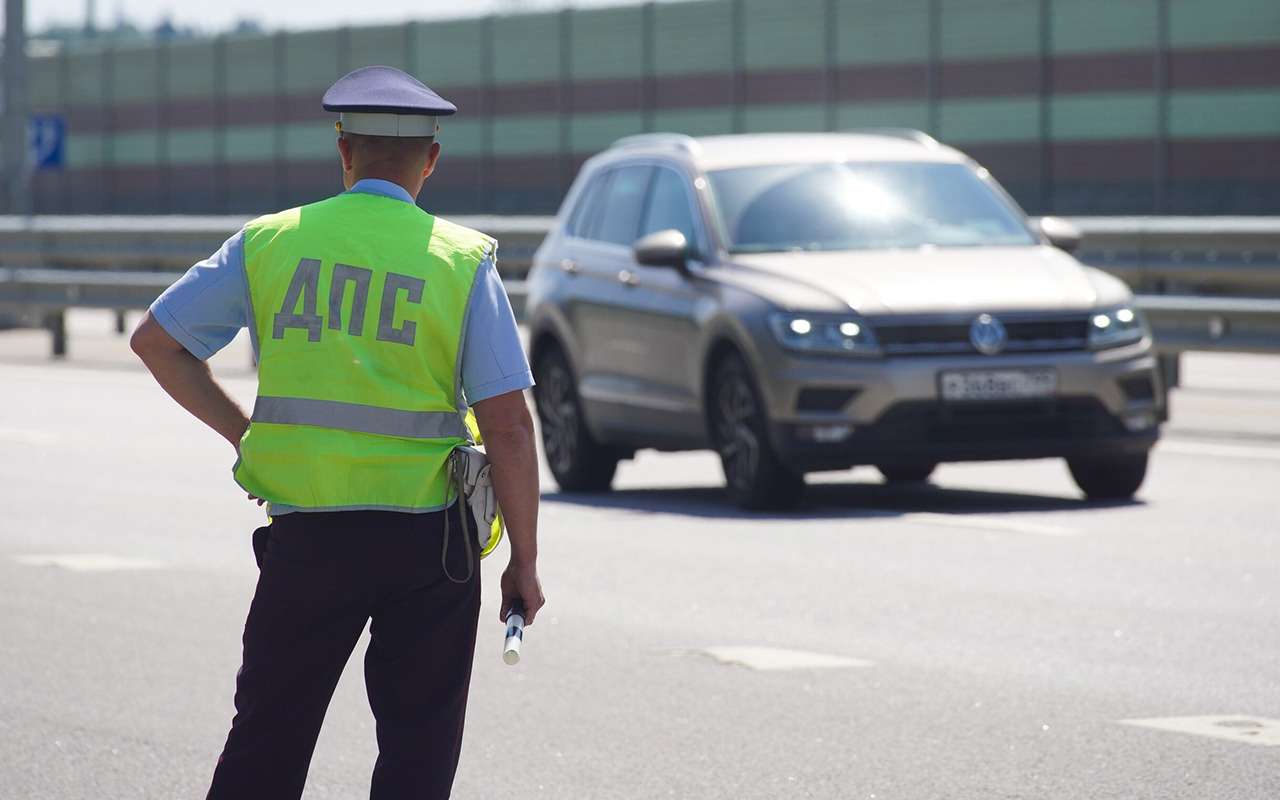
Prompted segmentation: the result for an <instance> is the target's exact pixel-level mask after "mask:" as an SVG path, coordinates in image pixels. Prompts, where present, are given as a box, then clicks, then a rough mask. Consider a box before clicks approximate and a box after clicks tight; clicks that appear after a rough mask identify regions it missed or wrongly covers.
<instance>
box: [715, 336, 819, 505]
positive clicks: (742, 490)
mask: <svg viewBox="0 0 1280 800" xmlns="http://www.w3.org/2000/svg"><path fill="white" fill-rule="evenodd" d="M709 387H710V392H708V408H707V417H708V423H709V425H710V429H711V436H712V442H713V443H714V445H715V449H716V453H717V454H718V455H719V456H720V465H721V467H723V469H724V479H725V488H726V491H727V492H728V494H729V498H730V499H731V500H732V501H733V503H734V504H735V505H737V506H738V507H739V508H742V509H746V510H749V511H786V510H790V509H793V508H795V507H796V506H798V505H800V500H801V498H802V497H803V496H804V474H803V473H799V472H795V471H793V470H791V469H788V468H787V467H786V466H785V465H784V464H783V463H782V461H781V460H780V459H779V458H778V455H777V453H776V452H774V449H773V445H772V444H770V442H769V435H768V419H767V417H766V414H765V411H764V404H763V403H761V402H760V393H759V392H758V391H756V388H755V382H754V381H753V380H752V378H751V372H750V370H749V369H748V368H747V365H746V363H745V362H744V361H743V360H742V358H741V357H740V356H738V355H736V354H735V355H730V356H727V357H725V358H724V359H722V360H721V361H720V362H719V363H718V364H717V365H716V366H715V368H714V371H713V373H712V380H711V382H710V384H709Z"/></svg>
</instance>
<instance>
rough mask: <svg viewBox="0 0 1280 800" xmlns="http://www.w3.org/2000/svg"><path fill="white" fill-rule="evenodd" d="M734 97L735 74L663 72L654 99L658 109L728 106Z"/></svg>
mask: <svg viewBox="0 0 1280 800" xmlns="http://www.w3.org/2000/svg"><path fill="white" fill-rule="evenodd" d="M732 100H733V75H732V73H728V72H710V73H693V74H689V75H663V76H661V77H658V78H656V79H655V80H654V102H655V104H656V105H657V107H658V108H705V107H708V106H724V105H728V104H729V103H730V102H732Z"/></svg>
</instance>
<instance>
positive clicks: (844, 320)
mask: <svg viewBox="0 0 1280 800" xmlns="http://www.w3.org/2000/svg"><path fill="white" fill-rule="evenodd" d="M769 325H770V327H771V328H773V335H774V336H775V337H777V339H778V342H779V343H780V344H781V345H782V346H783V347H786V348H789V349H791V350H801V351H807V352H811V353H852V354H856V355H878V354H879V349H878V348H877V347H876V340H875V336H874V335H873V334H872V333H871V328H870V327H869V326H868V325H867V324H866V323H865V322H862V321H861V320H857V319H850V318H849V317H832V316H821V315H816V314H774V315H773V316H772V317H770V318H769Z"/></svg>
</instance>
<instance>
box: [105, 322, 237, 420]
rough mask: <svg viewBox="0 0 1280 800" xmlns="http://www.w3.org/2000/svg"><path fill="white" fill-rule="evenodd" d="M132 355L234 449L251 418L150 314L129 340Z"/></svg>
mask: <svg viewBox="0 0 1280 800" xmlns="http://www.w3.org/2000/svg"><path fill="white" fill-rule="evenodd" d="M129 343H130V345H131V346H132V347H133V351H134V352H135V353H137V354H138V358H140V359H142V363H143V364H145V365H146V366H147V369H149V370H150V371H151V374H152V376H154V377H155V379H156V382H157V383H159V384H160V387H161V388H162V389H164V390H165V391H166V392H168V393H169V396H170V397H172V398H173V399H174V400H176V401H177V402H178V405H180V406H182V407H183V408H185V409H186V410H187V411H188V412H190V413H191V415H192V416H194V417H195V418H196V419H198V420H200V421H201V422H203V423H204V424H206V425H208V426H209V427H210V428H213V429H214V430H215V431H217V432H218V434H219V435H220V436H222V438H224V439H226V440H227V441H228V442H230V443H231V444H232V445H233V446H239V444H240V437H241V436H242V435H243V434H244V431H245V428H247V427H248V426H249V418H248V417H247V416H245V413H244V411H243V410H242V409H241V408H240V406H239V405H238V404H237V403H236V401H235V400H233V399H231V396H230V395H228V394H227V393H226V391H224V390H223V388H222V387H221V386H219V385H218V384H217V382H216V381H214V379H213V373H212V372H210V371H209V365H208V364H205V363H204V362H203V361H201V360H200V359H198V358H196V357H195V356H193V355H191V354H190V353H188V352H187V351H186V349H185V348H184V347H183V346H182V345H181V344H179V343H178V342H177V341H175V340H174V339H173V337H171V336H169V335H168V334H167V333H165V331H164V329H163V328H161V327H160V325H159V324H158V323H157V322H155V320H154V319H153V318H152V317H151V315H150V314H147V316H146V317H145V318H144V319H143V321H142V323H141V324H140V325H139V326H138V330H137V331H135V332H134V334H133V338H132V339H131V340H130V342H129Z"/></svg>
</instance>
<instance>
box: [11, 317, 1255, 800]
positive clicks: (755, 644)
mask: <svg viewBox="0 0 1280 800" xmlns="http://www.w3.org/2000/svg"><path fill="white" fill-rule="evenodd" d="M71 323H72V337H71V357H70V358H69V359H68V360H66V361H65V362H62V363H52V362H50V361H49V360H48V357H47V350H48V342H47V337H46V335H45V334H43V333H42V332H38V331H11V332H4V333H0V500H2V501H3V502H0V514H2V515H3V516H0V642H3V657H2V658H0V742H2V743H3V746H2V747H0V797H3V798H14V799H15V800H18V799H22V800H27V799H30V800H67V799H68V798H94V799H95V800H105V799H108V798H163V799H165V800H168V799H171V798H179V797H187V798H190V797H201V796H203V793H204V791H205V789H206V787H207V783H208V779H209V776H210V774H211V771H212V768H213V764H214V761H215V759H216V757H217V755H218V752H219V750H220V749H221V745H222V740H223V737H224V735H225V731H226V727H227V724H228V722H229V720H230V717H231V713H232V706H231V695H232V690H233V685H234V684H233V681H234V676H235V670H236V667H237V666H238V659H239V636H240V632H241V626H242V624H243V620H244V615H245V612H246V611H247V609H248V604H249V600H250V597H251V593H252V590H253V585H254V580H255V568H254V564H253V559H252V555H251V553H250V547H249V538H248V534H249V532H250V531H251V530H252V529H253V528H254V527H255V526H256V525H258V524H260V523H261V521H262V512H261V511H260V510H259V509H258V508H257V507H256V506H253V505H251V504H249V503H248V502H246V501H245V500H244V497H243V495H242V494H241V493H240V492H239V491H238V490H237V489H236V487H235V486H234V485H233V484H232V482H231V480H230V475H229V469H230V466H231V462H232V452H231V450H230V448H228V447H227V445H226V444H225V443H223V442H221V441H220V440H219V439H217V437H216V436H214V435H213V434H211V433H209V432H208V431H206V430H203V429H202V428H201V427H200V426H199V424H198V423H195V422H194V421H192V420H190V419H188V418H187V417H186V416H185V415H184V414H183V413H182V412H181V410H180V409H178V408H177V406H175V405H174V404H173V403H172V402H171V401H169V399H168V398H167V397H166V396H164V395H163V393H162V392H161V391H160V390H159V389H158V388H157V387H156V386H155V385H154V384H153V383H152V382H151V380H150V378H149V377H148V376H147V375H146V374H145V373H144V372H143V371H142V370H141V369H140V368H139V367H138V366H137V365H136V364H135V363H134V362H133V360H132V358H131V355H130V354H129V353H128V351H127V347H126V345H125V342H124V339H123V338H120V337H117V336H115V335H114V334H112V333H111V332H110V317H109V316H107V315H101V314H95V313H90V312H81V313H76V314H73V315H72V320H71ZM215 364H216V370H217V372H218V373H219V375H220V376H221V377H222V378H223V379H224V380H225V382H226V384H227V386H228V387H229V388H230V389H231V390H232V392H233V393H234V394H235V395H236V396H238V397H239V398H241V399H242V400H243V401H245V402H246V403H248V402H250V400H251V398H252V395H253V390H254V382H253V377H252V373H251V371H250V370H249V369H248V354H247V351H246V350H245V348H244V345H243V343H237V344H236V345H233V346H232V347H231V348H229V349H228V350H227V351H225V352H224V353H222V354H220V355H219V356H218V357H217V358H216V359H215ZM1185 376H1186V387H1185V388H1183V389H1181V390H1179V391H1178V393H1177V394H1176V395H1175V398H1174V407H1173V408H1174V410H1173V414H1174V419H1173V423H1172V425H1170V426H1169V428H1168V430H1167V431H1166V434H1167V435H1166V438H1165V440H1164V441H1163V442H1162V444H1161V445H1160V446H1159V448H1158V449H1157V453H1156V455H1155V458H1154V462H1153V466H1152V470H1151V473H1150V477H1149V479H1148V482H1147V484H1146V486H1145V488H1144V489H1143V491H1142V492H1141V493H1140V495H1139V499H1138V501H1137V502H1134V503H1123V504H1111V505H1097V504H1089V503H1086V502H1084V501H1082V500H1081V499H1080V498H1079V496H1078V494H1077V492H1076V490H1075V488H1074V486H1073V485H1072V483H1071V482H1070V479H1069V477H1068V475H1067V473H1066V470H1065V468H1064V467H1063V466H1062V465H1061V464H1059V463H1054V462H1019V463H1001V464H987V465H960V466H944V467H942V468H941V469H939V471H938V472H937V474H936V477H935V479H934V481H933V483H932V485H929V486H924V487H916V488H889V487H886V486H883V485H881V484H880V483H879V481H878V478H877V476H876V474H875V473H874V472H873V471H871V470H861V469H860V470H855V471H853V472H849V473H838V474H830V475H822V476H817V477H816V478H815V480H814V484H815V485H814V486H813V488H812V490H811V492H810V500H809V503H808V505H807V506H806V508H805V509H804V510H803V511H802V512H801V513H799V514H794V515H743V514H740V513H738V512H736V511H734V510H732V509H730V508H729V507H727V506H726V504H725V503H724V502H723V501H722V499H721V497H720V493H719V491H718V488H717V487H718V486H719V482H720V475H719V470H718V466H717V464H716V462H715V459H714V458H712V457H710V456H708V455H706V454H687V455H660V454H656V453H642V454H641V455H640V457H639V458H638V459H636V460H635V461H634V462H631V463H628V464H626V465H624V466H623V467H622V468H621V470H620V472H619V476H618V480H617V491H615V492H614V493H612V494H610V495H604V496H596V497H590V496H574V495H565V494H560V493H558V492H557V491H556V489H555V487H554V484H553V483H551V481H550V479H549V478H547V479H546V481H545V488H544V497H543V500H544V505H543V516H542V526H541V530H542V533H541V539H542V564H541V570H542V576H543V580H544V583H545V587H546V592H547V596H548V605H547V608H546V610H545V611H544V612H543V616H541V617H540V618H539V620H538V623H537V624H536V625H534V626H533V627H531V628H530V629H529V632H528V635H527V637H526V640H525V647H524V659H523V660H522V662H521V663H520V665H519V666H518V667H514V668H513V667H507V666H505V665H503V663H502V662H501V659H500V650H501V638H502V626H501V625H500V624H499V623H498V621H497V620H496V614H497V607H496V602H497V600H498V594H497V576H498V573H499V571H500V569H501V566H502V563H501V562H502V561H503V560H504V557H505V553H504V554H501V555H497V556H495V557H493V558H492V559H490V560H488V561H486V562H485V567H484V571H483V574H484V580H485V582H486V584H487V585H486V588H485V608H484V610H483V612H482V619H481V631H480V644H479V650H478V652H477V654H476V669H475V679H474V684H473V690H472V703H471V708H470V714H469V721H468V734H467V740H466V744H465V747H464V751H463V757H462V763H461V767H460V770H459V775H458V780H457V784H456V791H455V797H459V798H486V799H488V798H498V797H531V798H537V797H545V798H557V799H560V798H564V799H565V800H570V799H576V798H582V799H583V800H587V799H589V800H605V799H606V798H636V799H637V800H639V799H640V798H644V799H645V800H650V799H652V798H662V797H675V798H713V799H720V798H723V799H724V800H730V799H733V800H745V799H746V798H761V799H762V800H763V799H764V798H841V799H843V798H904V799H905V800H924V799H925V798H948V799H954V798H973V799H974V800H991V799H993V798H1037V799H1040V798H1064V800H1066V799H1068V798H1069V799H1071V800H1076V799H1077V798H1086V797H1087V798H1091V799H1092V800H1099V799H1100V798H1116V799H1117V800H1121V799H1123V800H1136V799H1137V798H1152V800H1175V799H1176V798H1187V799H1188V800H1190V799H1191V798H1195V799H1196V800H1206V799H1208V798H1213V800H1229V799H1234V798H1241V799H1242V800H1266V799H1268V798H1275V797H1277V796H1280V746H1266V745H1268V744H1270V745H1280V730H1277V729H1276V728H1275V727H1274V726H1276V725H1280V722H1277V720H1280V670H1278V668H1277V665H1280V545H1278V544H1277V541H1278V540H1280V359H1274V358H1265V357H1244V356H1192V357H1190V358H1188V359H1187V362H1186V365H1185ZM363 646H364V644H363V643H362V644H361V645H360V647H359V648H358V649H357V657H355V658H353V659H352V662H351V664H349V666H348V669H347V673H346V674H345V675H344V677H343V681H342V683H341V685H340V687H339V690H338V693H337V696H336V697H335V699H334V703H333V705H332V707H331V710H330V712H329V717H328V720H327V722H326V726H325V730H324V732H323V734H322V736H321V739H320V743H319V747H318V748H317V751H316V756H315V761H314V763H313V766H312V770H311V775H310V780H309V783H308V788H307V794H306V797H308V798H314V799H315V800H321V799H323V798H355V797H360V796H362V795H363V794H364V793H366V792H367V787H368V781H369V776H370V770H371V767H372V764H373V759H374V755H375V750H374V741H373V730H372V719H371V717H370V714H369V711H368V709H367V706H366V704H365V698H364V691H363V684H362V675H361V670H362V667H361V659H360V658H359V657H358V656H359V654H360V653H361V652H362V651H363ZM1199 717H1208V718H1210V719H1207V720H1190V721H1188V720H1186V719H1184V718H1199ZM1133 720H1145V721H1148V722H1145V723H1143V724H1132V723H1131V722H1126V721H1133ZM1153 720H1154V721H1153Z"/></svg>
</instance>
